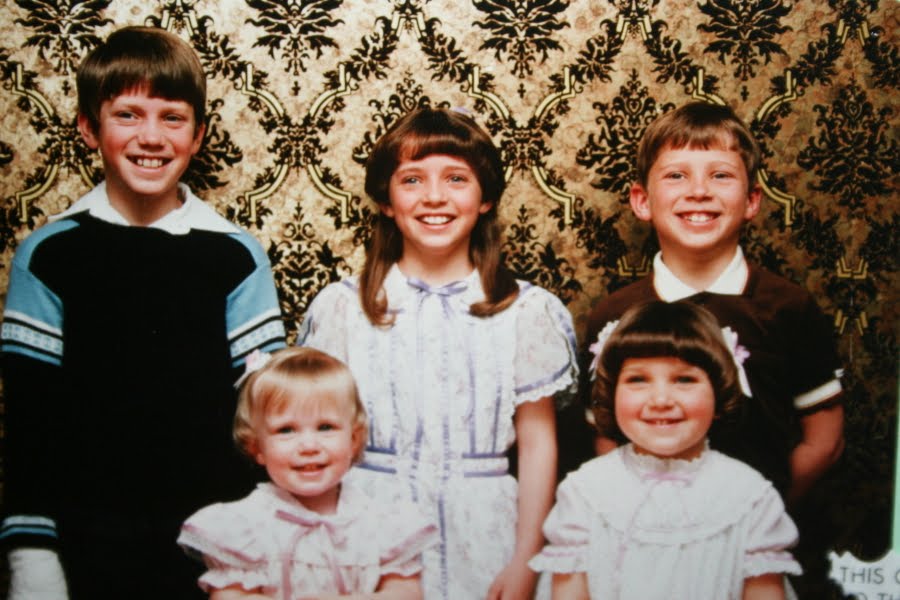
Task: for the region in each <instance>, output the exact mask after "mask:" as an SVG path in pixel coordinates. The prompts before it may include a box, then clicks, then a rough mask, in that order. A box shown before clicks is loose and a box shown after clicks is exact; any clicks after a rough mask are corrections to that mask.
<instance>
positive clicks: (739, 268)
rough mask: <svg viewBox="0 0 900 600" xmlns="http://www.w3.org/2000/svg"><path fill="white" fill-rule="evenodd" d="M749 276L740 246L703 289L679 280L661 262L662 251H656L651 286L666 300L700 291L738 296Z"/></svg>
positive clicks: (688, 295) (684, 296) (686, 296)
mask: <svg viewBox="0 0 900 600" xmlns="http://www.w3.org/2000/svg"><path fill="white" fill-rule="evenodd" d="M749 277H750V269H749V267H748V266H747V260H746V259H745V258H744V251H743V250H741V247H740V246H738V247H737V251H736V252H735V253H734V257H733V258H732V259H731V262H730V263H728V266H727V267H725V270H724V271H722V272H721V273H720V274H719V276H718V277H717V278H716V280H715V281H713V282H712V284H710V286H709V287H707V288H706V289H705V290H698V289H694V288H693V287H691V286H689V285H688V284H686V283H685V282H683V281H682V280H680V279H679V278H678V277H677V276H676V275H675V273H673V272H672V271H671V269H669V267H667V266H666V264H665V263H664V262H663V260H662V252H657V253H656V256H654V257H653V287H654V288H655V289H656V293H657V294H658V295H659V297H660V298H661V299H662V300H665V301H666V302H675V301H677V300H683V299H684V298H689V297H690V296H693V295H695V294H699V293H700V292H713V293H715V294H723V295H727V296H738V295H740V294H741V293H743V291H744V288H745V287H746V286H747V279H748V278H749Z"/></svg>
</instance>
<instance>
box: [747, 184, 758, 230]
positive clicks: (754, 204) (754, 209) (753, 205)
mask: <svg viewBox="0 0 900 600" xmlns="http://www.w3.org/2000/svg"><path fill="white" fill-rule="evenodd" d="M761 205H762V188H761V187H760V186H759V184H758V183H754V184H753V186H752V187H751V188H750V193H749V194H747V206H746V207H745V209H744V220H745V221H749V220H751V219H752V218H753V217H755V216H756V215H757V213H759V208H760V206H761Z"/></svg>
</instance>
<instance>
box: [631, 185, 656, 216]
mask: <svg viewBox="0 0 900 600" xmlns="http://www.w3.org/2000/svg"><path fill="white" fill-rule="evenodd" d="M628 202H629V203H630V204H631V212H633V213H634V216H636V217H637V218H638V219H640V220H641V221H649V220H650V216H651V212H650V198H649V196H647V190H645V189H644V186H642V185H641V184H640V183H638V182H637V181H635V182H634V183H632V184H631V190H630V191H629V193H628Z"/></svg>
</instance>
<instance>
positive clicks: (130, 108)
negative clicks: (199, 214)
mask: <svg viewBox="0 0 900 600" xmlns="http://www.w3.org/2000/svg"><path fill="white" fill-rule="evenodd" d="M78 127H79V130H80V131H81V135H82V137H83V138H84V141H85V143H86V144H87V145H88V147H90V148H91V149H95V150H99V151H100V155H101V157H102V159H103V169H104V176H105V178H106V190H107V194H108V196H109V200H110V203H111V204H112V205H113V207H115V208H116V210H118V211H119V212H120V213H121V214H122V215H123V216H124V217H125V218H126V219H127V220H128V221H129V222H131V223H133V224H136V225H146V224H149V223H152V222H153V221H155V220H157V219H158V218H160V217H162V216H163V215H165V214H166V213H168V212H170V211H172V210H174V209H176V208H178V206H180V204H181V201H180V200H179V198H178V188H177V184H178V181H179V179H180V178H181V176H182V175H183V174H184V172H185V170H186V169H187V167H188V164H189V163H190V160H191V157H192V156H193V155H194V154H196V153H197V151H198V150H199V149H200V145H201V143H202V140H203V133H204V125H203V124H199V125H198V124H197V123H196V122H195V119H194V109H193V107H192V106H191V105H190V104H188V103H187V102H185V101H183V100H167V99H165V98H159V97H154V96H149V95H148V94H147V93H146V91H143V90H131V91H127V92H125V93H122V94H119V95H117V96H115V97H113V98H112V99H110V100H106V101H104V102H103V103H102V104H101V106H100V115H99V128H98V129H97V130H96V131H95V129H94V128H93V127H92V126H91V125H90V122H89V120H88V118H87V117H86V116H85V115H79V117H78Z"/></svg>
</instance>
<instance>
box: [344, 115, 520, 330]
mask: <svg viewBox="0 0 900 600" xmlns="http://www.w3.org/2000/svg"><path fill="white" fill-rule="evenodd" d="M431 154H446V155H449V156H456V157H459V158H462V159H463V160H465V161H466V162H467V163H468V164H469V166H470V167H472V170H474V171H475V174H476V176H477V177H478V182H479V184H480V185H481V192H482V197H481V201H482V202H488V203H490V204H491V208H490V210H488V211H487V212H485V213H484V214H482V215H480V216H479V217H478V221H477V222H476V224H475V227H474V229H473V230H472V234H471V238H470V240H469V257H470V259H471V260H472V264H474V265H475V267H476V268H477V269H478V272H479V275H480V277H481V285H482V288H483V289H484V293H485V299H484V300H483V301H482V302H477V303H475V304H473V305H472V306H471V307H470V309H469V310H470V312H471V314H473V315H475V316H479V317H487V316H490V315H493V314H496V313H498V312H500V311H502V310H504V309H505V308H507V307H508V306H509V305H510V304H512V303H513V301H514V300H515V299H516V296H517V295H518V292H519V287H518V284H517V283H516V280H515V277H514V276H513V274H512V273H511V272H510V271H509V270H508V269H507V268H506V267H505V266H504V265H503V261H502V259H501V255H500V248H501V245H502V239H501V237H502V236H501V230H500V224H499V223H498V222H497V204H498V203H499V201H500V197H501V196H502V195H503V190H504V189H505V187H506V182H505V180H504V178H503V163H502V162H501V160H500V152H499V151H498V150H497V147H496V146H494V143H493V142H492V141H491V138H490V137H489V136H488V134H487V133H485V131H484V130H483V129H481V127H479V126H478V124H477V123H475V121H474V120H473V119H472V118H470V117H468V116H466V115H464V114H462V113H461V112H457V111H455V110H449V109H443V108H430V107H423V108H419V109H416V110H414V111H412V112H410V113H408V114H406V115H405V116H403V117H402V118H400V119H399V120H398V121H397V122H396V123H395V124H394V125H393V126H392V127H391V128H390V129H388V131H387V132H386V133H385V134H384V135H383V136H382V137H381V138H380V139H379V140H378V141H377V142H376V143H375V147H374V148H373V149H372V153H371V154H370V155H369V159H368V161H367V162H366V193H367V194H368V195H369V196H370V197H371V198H372V199H373V200H374V201H375V202H376V203H377V204H378V205H379V206H380V207H382V206H389V205H390V202H391V200H390V196H389V183H390V179H391V176H392V175H393V173H394V171H395V170H396V169H397V166H398V165H399V164H400V162H401V161H403V160H420V159H422V158H425V157H426V156H428V155H431ZM402 256H403V236H402V234H401V233H400V230H399V229H398V228H397V224H396V223H395V222H394V219H392V218H390V217H388V216H387V215H385V214H384V213H382V212H380V211H379V214H378V216H377V217H376V219H375V225H374V227H373V231H372V238H371V240H370V242H369V247H368V248H367V250H366V262H365V265H364V267H363V272H362V274H361V275H360V286H359V294H360V302H361V303H362V308H363V310H364V311H365V313H366V316H367V317H368V318H369V321H371V322H372V323H373V324H374V325H390V324H391V323H392V322H393V319H392V318H391V317H389V316H388V314H387V311H388V306H387V298H386V297H385V294H384V291H383V289H382V286H383V284H384V280H385V278H386V277H387V274H388V271H389V270H390V268H391V266H392V265H393V264H394V263H395V262H397V261H398V260H400V258H401V257H402Z"/></svg>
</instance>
